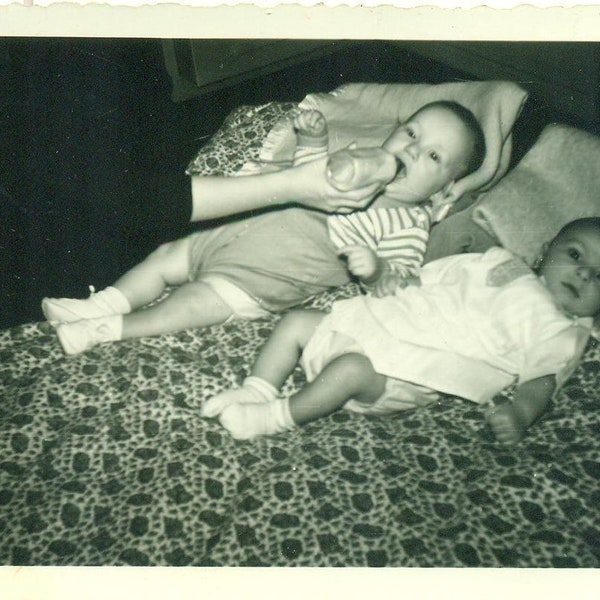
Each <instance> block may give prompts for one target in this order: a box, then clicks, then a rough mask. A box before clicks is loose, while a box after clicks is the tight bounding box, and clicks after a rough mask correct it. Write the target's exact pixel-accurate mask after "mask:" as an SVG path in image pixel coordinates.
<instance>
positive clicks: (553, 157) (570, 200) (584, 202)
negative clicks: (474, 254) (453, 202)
mask: <svg viewBox="0 0 600 600" xmlns="http://www.w3.org/2000/svg"><path fill="white" fill-rule="evenodd" d="M592 216H600V137H599V136H596V135H593V134H591V133H587V132H585V131H582V130H580V129H576V128H574V127H570V126H567V125H563V124H556V123H554V124H552V125H547V126H546V127H545V128H544V130H543V131H542V133H541V135H540V137H539V139H538V140H537V141H536V143H535V144H534V145H533V146H532V148H531V149H530V150H529V152H528V153H527V154H526V155H525V156H524V157H523V159H522V160H521V162H520V163H519V164H518V165H517V166H516V167H515V168H514V169H513V170H512V171H511V172H510V173H509V174H508V175H507V176H506V177H505V178H504V179H503V180H502V181H500V182H499V183H498V185H497V186H496V187H494V188H493V189H492V190H489V191H488V192H486V193H484V194H482V195H481V196H480V198H479V200H478V202H477V206H476V207H475V209H474V210H473V220H474V221H475V222H476V223H477V224H478V225H480V226H481V227H483V228H484V229H485V230H486V231H487V232H488V233H490V234H491V235H493V236H495V237H496V238H497V239H498V241H499V242H500V243H501V244H502V246H504V247H505V248H507V249H508V250H511V251H513V252H514V253H516V254H518V255H519V256H521V257H522V258H524V259H525V260H526V261H527V262H528V263H529V264H530V265H532V264H533V263H534V261H535V259H536V258H537V256H538V254H539V252H540V250H541V248H542V245H543V244H544V242H548V241H550V240H551V239H552V238H553V237H554V236H555V235H556V234H557V233H558V231H559V230H560V228H561V227H562V226H563V225H565V224H566V223H568V222H569V221H572V220H574V219H578V218H581V217H592Z"/></svg>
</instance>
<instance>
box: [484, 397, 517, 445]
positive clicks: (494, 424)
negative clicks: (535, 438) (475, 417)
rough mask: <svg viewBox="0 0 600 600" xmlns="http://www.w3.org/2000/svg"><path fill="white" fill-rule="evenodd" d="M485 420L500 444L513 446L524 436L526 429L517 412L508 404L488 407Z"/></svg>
mask: <svg viewBox="0 0 600 600" xmlns="http://www.w3.org/2000/svg"><path fill="white" fill-rule="evenodd" d="M485 420H486V421H487V422H488V424H489V426H490V427H491V429H492V431H493V432H494V435H495V436H496V440H498V441H499V442H500V443H501V444H505V445H506V446H514V445H516V444H518V443H519V442H520V441H521V440H522V439H523V437H524V436H525V432H526V427H524V426H523V423H522V422H521V418H520V415H519V413H518V411H517V410H516V408H515V407H514V406H513V405H512V404H511V403H510V402H507V403H505V404H501V405H500V406H492V407H490V409H489V410H488V411H487V412H486V413H485Z"/></svg>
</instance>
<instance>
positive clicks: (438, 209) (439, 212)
mask: <svg viewBox="0 0 600 600" xmlns="http://www.w3.org/2000/svg"><path fill="white" fill-rule="evenodd" d="M455 183H456V182H454V181H451V182H450V183H448V184H447V185H446V186H444V188H443V189H441V190H440V191H439V192H436V193H435V194H433V195H432V196H431V198H430V200H431V204H432V205H433V221H434V223H437V222H438V221H441V220H442V219H443V218H445V217H446V215H447V214H448V211H449V210H450V207H451V206H452V205H453V204H454V203H455V202H456V201H457V200H458V197H457V196H456V195H455V194H454V184H455Z"/></svg>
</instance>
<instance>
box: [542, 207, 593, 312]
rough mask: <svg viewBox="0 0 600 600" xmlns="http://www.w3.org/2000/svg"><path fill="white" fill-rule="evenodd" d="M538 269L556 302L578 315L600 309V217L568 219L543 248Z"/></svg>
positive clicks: (563, 308) (566, 310) (567, 310)
mask: <svg viewBox="0 0 600 600" xmlns="http://www.w3.org/2000/svg"><path fill="white" fill-rule="evenodd" d="M536 270H537V272H538V273H539V275H540V276H542V277H543V278H544V280H545V282H546V286H547V288H548V290H549V291H550V293H551V294H552V296H553V297H554V300H555V301H556V303H557V304H558V305H559V306H560V308H561V309H562V310H564V311H565V313H567V314H569V315H571V316H574V317H594V316H597V315H598V314H599V313H600V217H589V218H584V219H577V220H576V221H571V222H570V223H567V225H565V226H564V227H563V228H562V229H561V230H560V231H559V232H558V234H557V235H556V236H555V237H554V239H553V240H552V241H551V242H550V243H549V244H545V246H544V248H543V249H542V256H541V258H540V259H539V262H538V265H537V266H536Z"/></svg>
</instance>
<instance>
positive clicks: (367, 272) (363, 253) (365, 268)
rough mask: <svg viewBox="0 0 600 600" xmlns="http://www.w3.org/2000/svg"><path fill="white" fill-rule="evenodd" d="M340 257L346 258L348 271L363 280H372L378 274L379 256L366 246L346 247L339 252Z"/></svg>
mask: <svg viewBox="0 0 600 600" xmlns="http://www.w3.org/2000/svg"><path fill="white" fill-rule="evenodd" d="M338 255H339V256H344V257H345V258H346V264H347V266H348V271H350V273H352V275H354V276H355V277H359V278H360V279H363V280H365V279H366V280H368V279H371V278H372V277H373V276H374V275H375V274H376V272H377V267H378V265H379V261H378V258H377V254H375V252H373V250H371V249H370V248H367V247H366V246H359V245H358V244H356V245H353V246H344V247H343V248H340V249H339V250H338Z"/></svg>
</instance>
